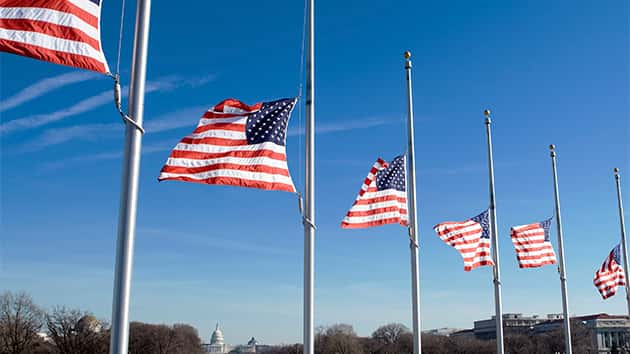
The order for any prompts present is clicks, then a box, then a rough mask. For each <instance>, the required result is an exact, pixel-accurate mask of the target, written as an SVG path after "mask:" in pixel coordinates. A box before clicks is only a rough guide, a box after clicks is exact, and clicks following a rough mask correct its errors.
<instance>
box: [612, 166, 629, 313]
mask: <svg viewBox="0 0 630 354" xmlns="http://www.w3.org/2000/svg"><path fill="white" fill-rule="evenodd" d="M613 171H614V172H615V184H616V185H617V206H618V207H619V224H620V226H621V247H623V265H624V267H623V271H624V272H625V276H626V279H630V278H628V245H627V243H626V223H625V221H624V217H623V202H622V201H621V176H620V175H619V169H618V168H616V167H615V169H614V170H613ZM629 290H630V284H628V281H627V280H626V304H627V305H628V316H629V317H630V291H629Z"/></svg>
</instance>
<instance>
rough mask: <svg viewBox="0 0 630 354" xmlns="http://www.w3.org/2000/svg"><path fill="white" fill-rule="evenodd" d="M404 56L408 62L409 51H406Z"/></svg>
mask: <svg viewBox="0 0 630 354" xmlns="http://www.w3.org/2000/svg"><path fill="white" fill-rule="evenodd" d="M404 56H405V59H407V60H409V58H411V52H410V51H406V52H405V54H404Z"/></svg>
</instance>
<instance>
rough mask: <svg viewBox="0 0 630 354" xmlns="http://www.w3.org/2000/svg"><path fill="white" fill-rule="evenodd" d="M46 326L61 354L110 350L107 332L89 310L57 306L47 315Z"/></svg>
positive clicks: (97, 353) (85, 353)
mask: <svg viewBox="0 0 630 354" xmlns="http://www.w3.org/2000/svg"><path fill="white" fill-rule="evenodd" d="M46 327H47V328H48V334H49V335H50V339H51V340H52V341H53V343H55V347H56V348H57V351H58V352H59V353H60V354H88V353H90V354H91V353H93V354H100V353H103V354H104V353H107V351H108V345H107V344H108V338H107V336H106V333H104V332H103V331H102V326H101V323H100V322H99V321H98V320H96V318H95V317H94V316H93V315H92V314H91V313H89V312H86V311H81V310H78V309H69V308H66V307H55V308H53V310H52V311H51V313H49V314H47V315H46Z"/></svg>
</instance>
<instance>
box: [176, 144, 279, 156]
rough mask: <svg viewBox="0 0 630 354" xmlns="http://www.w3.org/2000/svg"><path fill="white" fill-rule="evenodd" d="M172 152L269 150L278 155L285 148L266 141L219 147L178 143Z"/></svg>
mask: <svg viewBox="0 0 630 354" xmlns="http://www.w3.org/2000/svg"><path fill="white" fill-rule="evenodd" d="M174 150H180V151H194V152H203V153H222V152H229V151H256V150H270V151H273V152H276V153H279V154H286V148H285V147H284V146H282V145H277V144H275V143H272V142H269V141H266V142H264V143H261V144H251V145H238V146H219V145H209V144H185V143H179V144H177V145H176V146H175V149H174Z"/></svg>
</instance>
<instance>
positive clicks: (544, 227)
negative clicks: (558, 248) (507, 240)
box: [510, 218, 556, 268]
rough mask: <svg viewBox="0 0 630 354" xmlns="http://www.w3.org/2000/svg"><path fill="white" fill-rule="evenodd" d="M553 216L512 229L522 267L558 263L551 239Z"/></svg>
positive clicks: (519, 263)
mask: <svg viewBox="0 0 630 354" xmlns="http://www.w3.org/2000/svg"><path fill="white" fill-rule="evenodd" d="M550 226H551V218H549V219H547V220H545V221H543V222H536V223H533V224H529V225H521V226H514V227H512V229H511V230H510V236H511V237H512V243H513V244H514V249H515V250H516V259H517V260H518V266H519V267H521V268H536V267H540V266H543V265H545V264H556V254H555V252H554V251H553V246H552V245H551V242H550V241H549V227H550Z"/></svg>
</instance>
